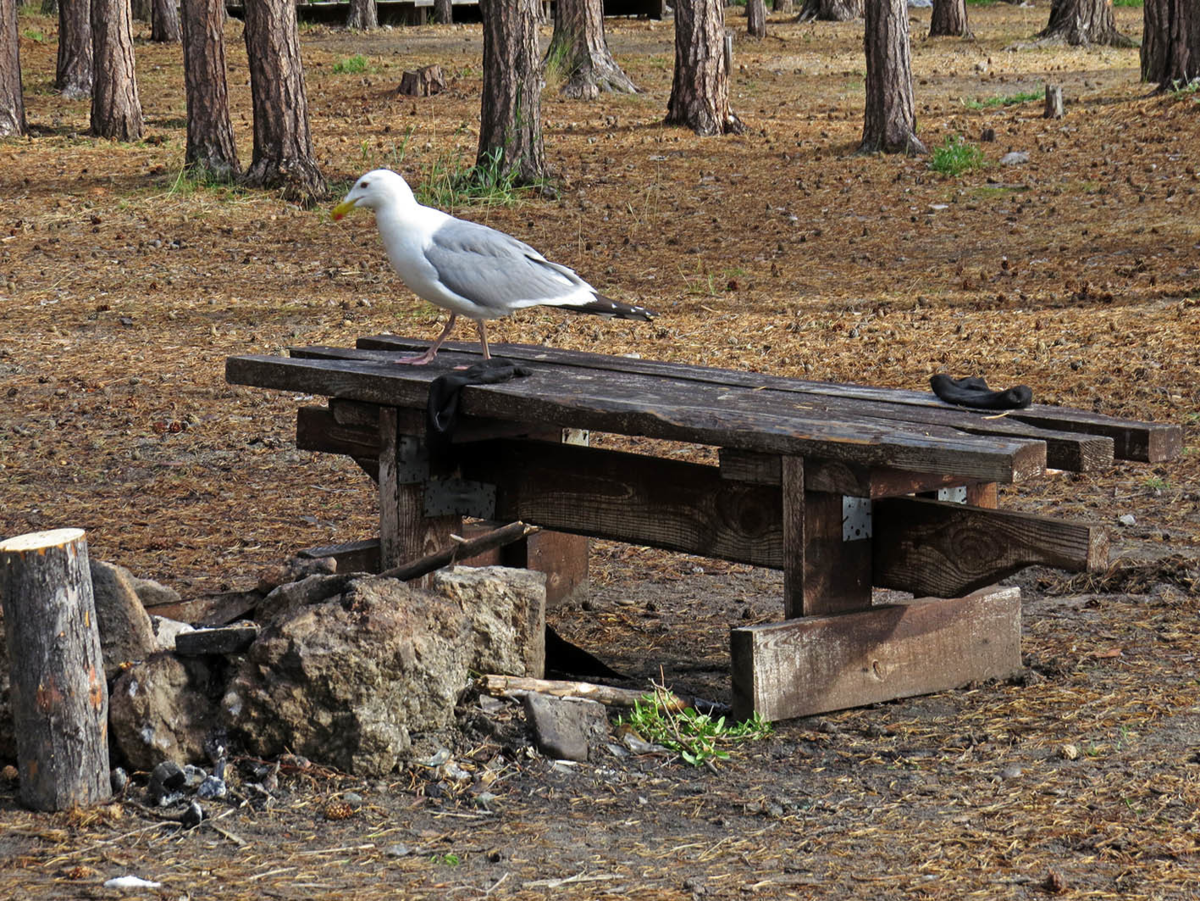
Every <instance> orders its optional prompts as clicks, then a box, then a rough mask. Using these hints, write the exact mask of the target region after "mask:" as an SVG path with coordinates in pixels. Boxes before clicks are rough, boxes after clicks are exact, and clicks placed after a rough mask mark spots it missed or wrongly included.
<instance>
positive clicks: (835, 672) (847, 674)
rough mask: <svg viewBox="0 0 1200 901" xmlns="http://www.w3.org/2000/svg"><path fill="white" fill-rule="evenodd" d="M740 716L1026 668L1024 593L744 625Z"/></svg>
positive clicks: (844, 704) (941, 686)
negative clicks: (1022, 642) (1022, 653)
mask: <svg viewBox="0 0 1200 901" xmlns="http://www.w3.org/2000/svg"><path fill="white" fill-rule="evenodd" d="M730 656H731V663H732V669H733V714H734V716H735V717H736V718H738V719H744V718H746V717H749V716H750V715H751V714H752V713H758V714H759V715H761V716H763V717H764V718H766V719H768V720H784V719H790V718H792V717H798V716H812V715H813V714H817V713H828V712H830V711H833V710H844V709H846V708H848V707H860V706H862V705H864V704H874V703H878V702H880V701H888V700H892V699H894V698H907V697H912V696H913V695H921V694H928V693H930V692H935V691H945V690H947V689H951V688H958V687H961V686H963V685H967V684H968V683H971V682H980V681H983V680H986V679H1003V678H1006V677H1008V676H1011V675H1012V674H1013V673H1016V672H1018V671H1019V670H1020V669H1021V594H1020V591H1019V590H1018V589H1016V588H999V589H991V590H989V591H981V592H978V593H976V594H972V595H968V596H967V597H963V598H954V599H951V600H930V599H921V600H914V601H910V602H908V603H903V604H892V605H887V606H880V607H873V608H871V609H870V610H862V611H858V612H855V613H844V614H840V615H837V616H806V617H803V618H801V619H790V620H786V621H784V622H781V623H768V624H765V625H761V626H750V627H747V628H742V629H734V630H733V631H732V633H731V637H730Z"/></svg>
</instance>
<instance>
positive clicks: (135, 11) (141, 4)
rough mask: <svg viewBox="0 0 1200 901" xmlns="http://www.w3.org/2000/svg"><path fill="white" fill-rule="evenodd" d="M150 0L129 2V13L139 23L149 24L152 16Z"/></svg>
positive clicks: (132, 0) (130, 0)
mask: <svg viewBox="0 0 1200 901" xmlns="http://www.w3.org/2000/svg"><path fill="white" fill-rule="evenodd" d="M151 2H152V0H129V12H130V13H131V14H132V15H133V17H134V18H135V19H137V20H138V21H139V22H149V21H150V17H151V16H153V15H154V11H153V9H152V7H151Z"/></svg>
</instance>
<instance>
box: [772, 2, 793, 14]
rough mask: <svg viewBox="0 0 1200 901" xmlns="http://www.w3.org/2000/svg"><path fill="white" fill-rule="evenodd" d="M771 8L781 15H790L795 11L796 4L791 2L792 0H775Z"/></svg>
mask: <svg viewBox="0 0 1200 901" xmlns="http://www.w3.org/2000/svg"><path fill="white" fill-rule="evenodd" d="M771 9H773V10H774V11H775V12H777V13H779V14H780V15H781V16H790V15H791V14H792V13H794V12H795V11H796V4H795V3H793V2H792V0H775V3H774V5H773V6H772V7H771Z"/></svg>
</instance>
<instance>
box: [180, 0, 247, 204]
mask: <svg viewBox="0 0 1200 901" xmlns="http://www.w3.org/2000/svg"><path fill="white" fill-rule="evenodd" d="M182 25H183V28H182V31H183V80H184V87H185V88H186V90H187V150H186V151H185V153H184V165H185V166H186V167H187V168H188V169H189V170H191V171H192V172H197V173H208V174H209V175H211V176H212V177H214V178H216V179H217V180H218V181H229V180H231V179H232V178H233V177H234V176H236V175H237V174H238V173H240V172H241V169H242V167H241V164H240V163H239V162H238V157H237V147H236V146H235V144H234V139H233V124H232V122H231V121H230V119H229V89H228V86H227V84H226V79H225V27H224V26H225V4H224V0H183V22H182Z"/></svg>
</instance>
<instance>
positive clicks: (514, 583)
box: [433, 566, 546, 679]
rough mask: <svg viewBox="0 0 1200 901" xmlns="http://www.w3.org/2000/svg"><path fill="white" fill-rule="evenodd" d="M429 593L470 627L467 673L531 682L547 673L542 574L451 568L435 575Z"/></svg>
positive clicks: (502, 568) (493, 568)
mask: <svg viewBox="0 0 1200 901" xmlns="http://www.w3.org/2000/svg"><path fill="white" fill-rule="evenodd" d="M433 591H434V592H436V593H437V594H440V595H442V596H443V597H446V598H448V599H450V600H451V601H453V602H454V603H456V604H458V605H459V606H460V607H461V608H462V609H463V610H465V611H467V613H468V614H469V615H470V617H471V619H472V621H473V624H474V625H473V632H474V643H475V652H474V659H473V660H472V663H471V668H472V669H473V670H475V671H476V672H480V673H501V674H503V675H508V676H532V677H534V678H537V679H540V678H541V677H542V675H543V674H544V672H545V668H546V637H545V636H546V574H545V573H540V572H534V571H532V570H528V569H509V568H506V567H502V566H482V567H469V566H456V567H453V568H452V569H444V570H441V571H439V572H437V573H435V574H434V577H433Z"/></svg>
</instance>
